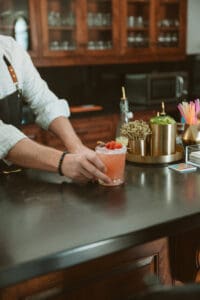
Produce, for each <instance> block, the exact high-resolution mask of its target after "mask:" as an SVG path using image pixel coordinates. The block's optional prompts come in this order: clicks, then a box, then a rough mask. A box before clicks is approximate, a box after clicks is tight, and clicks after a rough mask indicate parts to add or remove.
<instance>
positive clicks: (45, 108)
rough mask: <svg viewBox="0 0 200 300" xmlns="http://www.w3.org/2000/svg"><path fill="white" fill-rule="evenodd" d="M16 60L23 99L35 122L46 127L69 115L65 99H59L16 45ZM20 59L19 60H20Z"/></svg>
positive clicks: (27, 56) (27, 55)
mask: <svg viewBox="0 0 200 300" xmlns="http://www.w3.org/2000/svg"><path fill="white" fill-rule="evenodd" d="M16 51H17V52H18V55H17V56H18V61H16V66H17V65H18V66H19V65H21V66H23V69H22V70H21V74H22V78H21V79H22V90H23V95H24V97H25V100H26V101H27V103H28V105H29V106H30V107H31V109H32V110H33V112H34V114H35V115H36V123H37V124H38V125H39V126H40V127H42V128H43V129H48V127H49V125H50V123H51V122H52V121H53V120H54V119H56V118H57V117H59V116H65V117H69V115H70V110H69V105H68V102H67V100H65V99H59V98H58V97H57V96H56V95H55V94H54V93H53V92H52V91H51V90H50V89H49V87H48V85H47V83H46V82H45V81H44V80H43V79H42V78H41V77H40V74H39V73H38V71H37V69H36V68H35V67H34V65H33V63H32V61H31V58H30V56H29V54H28V53H26V52H25V51H24V50H23V49H21V48H20V47H19V46H17V50H16ZM20 60H21V62H20Z"/></svg>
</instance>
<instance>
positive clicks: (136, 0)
mask: <svg viewBox="0 0 200 300" xmlns="http://www.w3.org/2000/svg"><path fill="white" fill-rule="evenodd" d="M128 3H135V4H138V3H139V4H140V3H141V4H149V3H150V1H149V0H128Z"/></svg>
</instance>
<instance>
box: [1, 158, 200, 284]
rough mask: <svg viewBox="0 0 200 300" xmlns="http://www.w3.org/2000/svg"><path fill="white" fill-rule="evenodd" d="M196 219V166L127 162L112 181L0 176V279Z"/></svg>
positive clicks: (190, 225)
mask: <svg viewBox="0 0 200 300" xmlns="http://www.w3.org/2000/svg"><path fill="white" fill-rule="evenodd" d="M198 227H200V171H199V170H197V171H196V172H193V173H188V174H180V173H177V172H175V171H173V170H170V169H168V167H167V165H137V164H134V163H130V162H127V164H126V181H125V184H124V185H121V186H118V187H103V186H99V185H98V184H97V183H89V184H87V185H83V186H80V185H77V184H74V183H70V182H69V181H67V179H65V178H64V177H61V176H59V175H57V174H53V173H47V172H40V171H37V170H23V171H22V172H20V173H15V174H14V173H13V174H10V175H1V176H0V287H1V288H2V287H6V286H9V285H13V284H16V283H19V282H22V281H24V280H27V279H30V278H33V277H36V276H40V275H43V274H47V273H49V272H53V271H56V270H61V269H63V268H68V267H71V266H75V265H77V264H80V263H83V262H87V261H90V260H92V259H95V258H99V257H102V256H104V255H107V254H112V253H115V252H117V251H119V250H123V249H127V248H129V247H133V246H136V245H140V244H142V243H145V242H148V241H152V240H154V239H157V238H161V237H164V236H173V235H176V234H179V233H182V232H184V231H187V230H190V229H195V228H198Z"/></svg>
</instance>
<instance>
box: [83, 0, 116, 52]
mask: <svg viewBox="0 0 200 300" xmlns="http://www.w3.org/2000/svg"><path fill="white" fill-rule="evenodd" d="M116 5H117V4H116V1H112V0H87V11H86V14H87V15H86V22H87V32H86V48H87V49H88V50H90V52H91V53H92V52H93V51H101V52H102V51H104V50H113V49H114V48H116V47H117V46H118V45H117V43H116V35H117V28H116V26H118V24H117V21H115V20H116V14H115V10H114V8H115V7H116Z"/></svg>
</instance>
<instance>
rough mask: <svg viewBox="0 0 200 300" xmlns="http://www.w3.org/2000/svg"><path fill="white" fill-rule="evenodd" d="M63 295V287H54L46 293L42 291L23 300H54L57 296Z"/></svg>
mask: <svg viewBox="0 0 200 300" xmlns="http://www.w3.org/2000/svg"><path fill="white" fill-rule="evenodd" d="M62 293H63V289H62V288H61V287H53V288H50V289H48V290H45V291H41V292H39V293H36V294H34V295H30V296H27V297H25V298H23V300H48V299H53V298H54V297H55V296H59V295H61V294H62Z"/></svg>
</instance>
